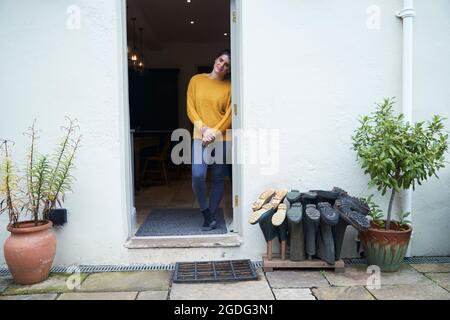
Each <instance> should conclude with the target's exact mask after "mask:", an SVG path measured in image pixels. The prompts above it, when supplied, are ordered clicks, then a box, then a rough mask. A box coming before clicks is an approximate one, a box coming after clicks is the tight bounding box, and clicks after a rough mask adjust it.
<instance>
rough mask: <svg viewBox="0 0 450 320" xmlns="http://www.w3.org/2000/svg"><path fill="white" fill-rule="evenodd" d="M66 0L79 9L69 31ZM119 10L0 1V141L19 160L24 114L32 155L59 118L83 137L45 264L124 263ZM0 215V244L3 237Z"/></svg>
mask: <svg viewBox="0 0 450 320" xmlns="http://www.w3.org/2000/svg"><path fill="white" fill-rule="evenodd" d="M71 5H77V6H78V7H79V8H80V9H81V11H80V14H81V16H80V17H81V28H80V29H79V30H69V29H68V28H66V21H67V18H68V17H69V14H67V12H66V11H67V8H68V7H69V6H71ZM121 9H122V8H121V6H120V1H119V0H117V1H116V0H114V1H111V0H103V1H98V0H97V1H90V0H78V1H65V0H64V1H52V0H46V1H39V3H38V2H37V1H33V0H20V1H17V0H2V1H1V2H0V39H1V48H2V50H0V70H1V76H0V92H1V93H0V101H1V102H0V105H1V110H2V112H1V115H0V117H1V118H0V137H2V138H5V139H6V138H7V139H11V140H14V141H15V142H16V145H15V146H14V156H15V158H16V159H17V160H19V161H21V163H22V164H24V161H25V157H24V154H25V150H26V148H27V147H28V140H27V139H26V138H25V137H24V136H23V134H22V133H23V132H24V131H25V130H26V129H27V128H28V127H29V126H30V125H31V124H32V122H33V119H34V118H36V119H37V127H38V128H39V129H40V130H42V132H41V134H40V136H41V139H40V140H39V141H38V145H39V147H40V150H41V151H50V150H52V149H54V148H55V147H56V143H57V142H59V139H57V137H58V138H59V137H60V136H61V133H62V131H61V130H60V126H61V125H63V124H64V120H65V119H64V118H65V116H70V117H72V118H76V119H78V121H79V125H80V128H81V134H82V136H83V137H82V143H81V147H80V149H79V153H78V157H77V159H76V166H77V169H76V170H75V171H74V172H73V174H74V176H75V177H76V179H77V181H76V182H75V184H74V185H73V193H72V194H70V195H68V196H67V198H66V204H65V206H66V207H67V208H68V212H69V216H68V223H67V224H66V225H65V226H64V227H63V228H61V229H54V230H55V233H56V235H57V240H58V244H57V254H56V258H55V264H66V265H69V264H74V263H84V264H89V263H92V264H101V263H118V262H123V261H124V260H123V259H124V258H123V257H124V254H125V252H126V251H125V249H124V247H123V243H124V242H125V240H126V237H127V223H126V212H127V210H128V208H127V204H126V192H125V190H126V186H127V184H126V183H125V170H126V167H125V161H124V152H123V150H124V143H125V138H124V137H125V132H124V124H125V122H124V121H125V120H126V118H125V114H124V109H123V107H124V105H123V94H124V92H123V85H122V74H123V71H122V69H121V67H122V64H121V62H122V60H121V55H120V54H119V53H120V50H122V49H121V46H122V43H121V41H122V35H120V34H119V33H118V31H119V30H120V28H119V26H120V25H121V21H122V20H121ZM126 121H128V120H126ZM6 218H7V217H6V215H5V216H2V218H1V219H2V223H1V226H0V243H3V242H4V239H5V238H6V237H7V236H8V234H9V233H8V232H7V231H6V229H5V225H6V220H7V219H6ZM1 247H2V249H1V250H2V252H1V254H0V262H1V261H2V260H3V259H4V258H3V246H1Z"/></svg>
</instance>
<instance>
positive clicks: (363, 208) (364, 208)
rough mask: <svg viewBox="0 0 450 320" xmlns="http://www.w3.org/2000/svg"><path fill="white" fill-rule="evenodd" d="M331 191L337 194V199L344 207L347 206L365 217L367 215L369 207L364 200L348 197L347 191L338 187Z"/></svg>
mask: <svg viewBox="0 0 450 320" xmlns="http://www.w3.org/2000/svg"><path fill="white" fill-rule="evenodd" d="M333 191H334V192H336V193H338V194H339V199H341V200H343V201H344V202H345V205H348V206H349V207H350V209H352V210H353V211H356V212H359V213H361V214H363V215H365V216H366V215H368V214H369V211H370V207H369V205H368V204H367V202H366V200H365V199H362V198H356V197H352V196H349V195H348V193H347V191H345V190H343V189H341V188H338V187H334V188H333Z"/></svg>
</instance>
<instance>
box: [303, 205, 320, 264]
mask: <svg viewBox="0 0 450 320" xmlns="http://www.w3.org/2000/svg"><path fill="white" fill-rule="evenodd" d="M303 221H304V225H305V233H306V254H307V255H308V258H309V259H312V257H313V256H314V255H315V254H316V236H317V230H318V229H319V225H320V212H319V211H318V210H317V209H316V206H315V205H313V204H307V205H306V209H305V219H304V220H303Z"/></svg>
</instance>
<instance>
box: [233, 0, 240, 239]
mask: <svg viewBox="0 0 450 320" xmlns="http://www.w3.org/2000/svg"><path fill="white" fill-rule="evenodd" d="M241 8H242V0H230V45H231V47H230V49H231V80H232V81H231V105H232V108H233V110H232V128H233V130H235V129H236V130H239V129H241V128H242V103H241V101H242V100H241V94H242V72H241V70H242V67H241V63H242V58H241V57H242V51H241V49H242V36H241V35H242V33H241V30H242V20H241V12H242V10H241ZM239 137H240V136H239V135H234V134H233V139H232V146H233V152H232V159H233V174H232V181H233V183H232V195H233V198H232V199H233V200H232V201H233V205H232V207H233V226H232V230H231V232H235V233H240V234H242V217H243V210H242V203H243V197H242V194H243V192H242V165H241V163H242V161H241V160H242V159H241V157H242V152H240V150H242V149H241V144H242V141H241V139H240V138H239Z"/></svg>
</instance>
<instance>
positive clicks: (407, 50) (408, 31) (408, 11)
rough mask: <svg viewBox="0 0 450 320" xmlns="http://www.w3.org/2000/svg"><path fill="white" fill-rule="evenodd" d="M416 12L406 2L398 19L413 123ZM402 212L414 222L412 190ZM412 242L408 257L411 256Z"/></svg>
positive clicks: (405, 108) (405, 103) (405, 95)
mask: <svg viewBox="0 0 450 320" xmlns="http://www.w3.org/2000/svg"><path fill="white" fill-rule="evenodd" d="M415 15H416V11H415V9H414V3H413V0H404V1H403V9H402V10H401V11H400V12H398V13H397V17H399V18H402V19H403V61H402V112H403V114H404V116H405V120H406V121H408V122H412V98H413V22H414V16H415ZM401 198H402V211H403V212H411V215H410V216H409V220H410V221H411V222H412V189H411V188H409V189H408V190H404V191H402V197H401ZM411 243H412V236H411V241H410V242H409V246H408V251H407V252H406V256H407V257H410V256H411Z"/></svg>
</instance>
